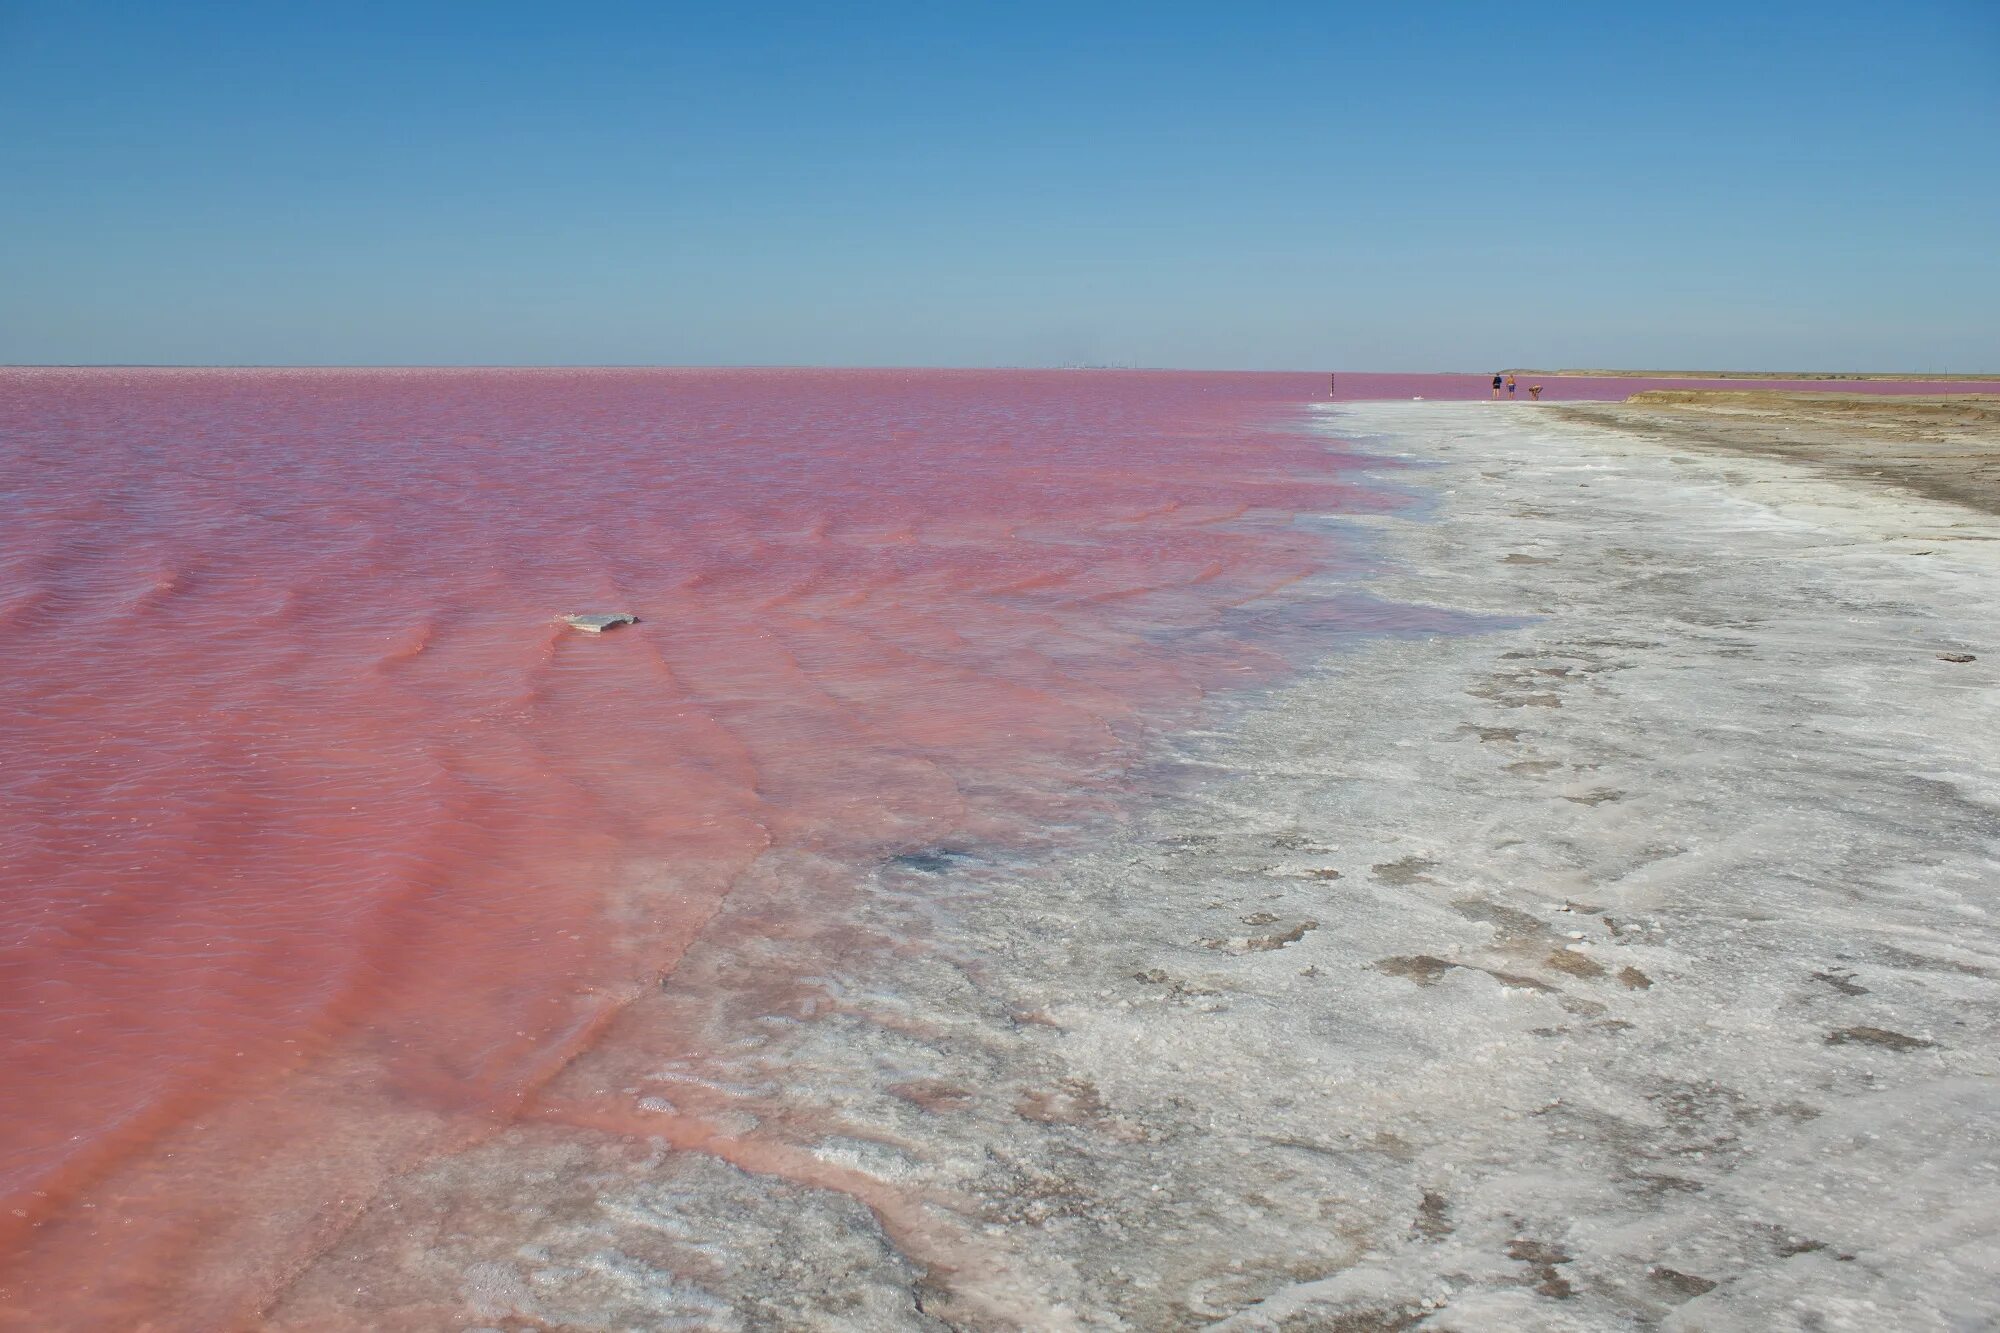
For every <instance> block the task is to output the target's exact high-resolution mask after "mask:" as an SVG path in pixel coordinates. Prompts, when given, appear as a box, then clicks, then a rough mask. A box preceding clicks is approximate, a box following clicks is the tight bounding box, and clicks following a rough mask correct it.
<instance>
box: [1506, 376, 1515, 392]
mask: <svg viewBox="0 0 2000 1333" xmlns="http://www.w3.org/2000/svg"><path fill="white" fill-rule="evenodd" d="M1507 396H1508V397H1509V398H1512V397H1513V396H1514V377H1513V376H1512V375H1509V376H1508V377H1507Z"/></svg>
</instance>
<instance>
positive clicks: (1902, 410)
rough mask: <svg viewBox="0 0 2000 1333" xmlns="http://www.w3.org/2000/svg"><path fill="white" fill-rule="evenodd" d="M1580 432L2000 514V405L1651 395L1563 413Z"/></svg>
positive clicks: (1829, 396) (1963, 397) (1963, 398)
mask: <svg viewBox="0 0 2000 1333" xmlns="http://www.w3.org/2000/svg"><path fill="white" fill-rule="evenodd" d="M1552 410H1553V411H1554V412H1555V413H1556V415H1557V416H1559V417H1561V418H1563V419H1565V420H1569V421H1576V422H1583V423H1588V424H1591V425H1598V426H1610V427H1613V428H1614V429H1618V430H1623V431H1628V432H1632V433H1635V434H1638V435H1642V436H1644V437H1646V438H1649V439H1652V440H1657V441H1659V442H1661V443H1664V444H1669V445H1673V446H1675V447H1677V448H1683V449H1688V450H1694V451H1699V452H1703V453H1712V454H1750V455H1755V456H1758V457H1762V458H1774V459H1780V460H1783V461H1785V462H1788V463H1796V464H1800V465H1803V466H1805V467H1809V468H1811V469H1812V470H1813V471H1815V472H1818V473H1820V474H1822V475H1826V476H1829V477H1833V478H1838V479H1840V480H1843V481H1847V482H1850V483H1861V484H1864V485H1869V486H1874V487H1885V486H1886V487H1892V488H1896V489H1899V490H1902V491H1906V492H1909V493H1912V494H1915V495H1921V496H1925V497H1928V498H1930V499H1934V500H1945V501H1949V502H1950V503H1953V504H1958V505H1964V506H1965V507H1967V508H1969V509H1975V510H1978V511H1979V512H1980V513H1982V514H2000V395H1996V394H1948V395H1935V396H1932V395H1925V396H1909V397H1905V396H1902V395H1895V396H1890V395H1882V394H1852V393H1800V392H1780V391H1769V390H1749V389H1653V390H1649V391H1647V392H1645V393H1636V394H1633V395H1632V396H1631V397H1630V398H1628V399H1626V400H1625V401H1624V402H1622V403H1565V404H1562V405H1560V406H1557V407H1555V408H1553V409H1552Z"/></svg>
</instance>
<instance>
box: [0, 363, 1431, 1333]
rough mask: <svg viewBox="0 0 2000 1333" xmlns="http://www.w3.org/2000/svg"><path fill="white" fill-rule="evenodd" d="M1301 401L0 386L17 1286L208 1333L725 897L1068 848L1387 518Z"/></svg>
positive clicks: (576, 381) (449, 376)
mask: <svg viewBox="0 0 2000 1333" xmlns="http://www.w3.org/2000/svg"><path fill="white" fill-rule="evenodd" d="M1318 384H1319V381H1318V380H1317V379H1316V378H1315V377H1308V376H1277V375H1267V376H1256V375H1176V374H1138V373H1133V374H1125V373H1108V374H1107V373H1095V374H1088V375H1079V374H1062V373H1019V374H1015V373H922V374H914V373H902V372H839V373H820V372H777V371H770V372H747V371H741V372H709V371H669V372H662V371H476V372H462V371H401V372H390V371H163V370H129V371H127V370H117V371H113V370H93V371H67V370H47V371H9V372H0V475H4V477H5V478H6V481H5V483H4V486H5V491H6V499H7V502H8V508H9V511H10V521H9V523H8V524H7V525H6V526H5V528H4V530H0V630H3V631H4V632H0V707H4V715H5V717H6V723H5V725H6V728H7V731H8V740H9V746H8V754H9V763H8V764H7V766H6V767H5V769H4V770H0V858H3V859H4V865H5V870H6V876H7V882H8V885H9V892H8V894H7V896H6V897H5V899H4V901H0V929H4V942H5V954H4V960H0V968H4V973H5V975H4V978H0V1057H4V1060H5V1063H6V1067H7V1068H8V1070H9V1077H8V1079H7V1080H6V1082H5V1086H4V1088H0V1191H3V1192H4V1193H5V1195H6V1205H5V1209H4V1213H0V1222H4V1223H5V1224H6V1228H7V1235H6V1237H5V1244H6V1247H7V1250H8V1252H10V1253H11V1254H12V1256H13V1258H12V1259H11V1260H10V1261H7V1262H5V1263H4V1264H0V1288H4V1289H5V1291H6V1293H7V1297H8V1300H9V1301H10V1302H11V1303H12V1304H13V1306H14V1308H16V1309H25V1310H34V1309H37V1308H52V1305H50V1304H47V1303H53V1302H57V1301H60V1302H61V1305H62V1308H63V1309H65V1310H67V1311H70V1312H72V1315H73V1317H75V1318H77V1319H79V1320H80V1321H82V1322H84V1323H89V1322H91V1321H97V1322H103V1323H107V1324H110V1323H115V1322H116V1321H117V1320H118V1319H120V1318H128V1319H129V1318H133V1317H137V1315H138V1312H145V1313H146V1314H148V1315H150V1316H152V1317H155V1318H161V1319H164V1320H165V1321H166V1322H167V1323H168V1324H170V1325H172V1326H183V1325H185V1326H202V1325H204V1324H206V1325H207V1326H214V1324H215V1323H216V1322H218V1321H226V1320H228V1319H231V1318H235V1317H240V1316H241V1315H242V1314H243V1313H244V1312H245V1311H249V1310H254V1309H256V1308H258V1306H259V1303H260V1302H262V1301H264V1300H265V1299H267V1298H268V1297H269V1295H270V1293H271V1292H272V1291H273V1290H274V1289H275V1288H276V1287H277V1286H279V1285H280V1284H281V1283H282V1282H283V1281H284V1279H285V1276H286V1275H287V1274H288V1273H290V1272H292V1271H295V1269H296V1267H297V1265H298V1264H299V1263H300V1262H301V1261H302V1259H303V1258H304V1257H305V1256H308V1255H310V1254H311V1253H313V1252H315V1251H316V1250H317V1249H319V1248H320V1247H322V1246H324V1245H325V1244H326V1243H328V1241H329V1240H330V1239H331V1238H332V1237H333V1236H335V1235H337V1234H338V1233H339V1232H340V1230H341V1229H342V1228H343V1227H344V1226H345V1225H346V1224H347V1223H348V1222H349V1221H350V1220H351V1219H352V1217H353V1216H354V1215H355V1214H356V1212H357V1211H358V1210H359V1209H361V1208H362V1207H363V1206H365V1204H366V1202H367V1200H368V1198H369V1197H370V1194H371V1192H372V1191H373V1190H374V1189H375V1188H376V1186H377V1185H378V1184H379V1182H380V1181H381V1180H382V1179H384V1178H385V1177H386V1176H387V1175H388V1174H390V1173H393V1172H395V1171H397V1170H399V1169H401V1168H404V1167H407V1166H408V1165H410V1164H412V1163H414V1162H416V1161H420V1160H423V1159H425V1158H427V1157H431V1156H435V1155H436V1154H439V1153H442V1152H447V1151H451V1150H453V1149H455V1148H459V1147H462V1146H464V1145H467V1144H469V1143H471V1142H473V1141H475V1140H476V1139H478V1138H479V1137H480V1136H481V1135H483V1134H485V1133H488V1132H490V1130H491V1128H492V1127H493V1126H495V1125H498V1124H502V1123H506V1122H509V1121H511V1120H514V1119H517V1118H519V1117H520V1116H523V1115H527V1114H533V1113H535V1108H536V1098H537V1096H538V1090H539V1089H542V1088H543V1087H544V1086H545V1085H546V1084H547V1082H548V1080H549V1079H550V1078H551V1077H552V1076H554V1075H555V1074H556V1073H557V1072H559V1071H561V1070H562V1069H564V1068H565V1066H566V1065H567V1064H568V1063H569V1062H570V1061H572V1060H573V1058H574V1057H575V1056H576V1055H577V1054H578V1053H579V1052H580V1051H582V1050H584V1049H586V1048H588V1047H590V1046H591V1045H592V1044H593V1043H596V1042H598V1041H599V1040H600V1039H601V1037H602V1036H603V1034H604V1032H605V1031H606V1029H607V1025H609V1024H612V1023H613V1022H614V1020H616V1018H617V1016H618V1014H619V1013H620V1011H621V1009H622V1008H623V1007H624V1006H625V1005H626V1004H627V1002H628V1001H629V1000H631V999H632V997H634V996H637V995H641V994H648V993H656V990H655V988H656V987H657V986H658V985H659V983H660V982H661V981H662V979H665V980H666V981H667V982H668V984H669V986H671V985H672V980H673V979H672V974H673V971H674V967H675V963H676V960H677V959H678V958H679V957H680V955H681V953H682V951H683V950H684V949H685V948H686V946H687V944H688V942H689V941H690V940H691V939H692V938H694V936H695V935H696V934H697V933H698V932H699V931H700V930H701V929H702V928H703V925H704V923H705V922H706V921H707V920H708V919H709V918H710V916H711V915H712V914H713V913H714V912H715V910H716V908H717V905H718V904H719V902H720V901H721V898H722V896H723V895H724V894H726V893H727V892H728V891H729V888H730V886H731V885H732V883H735V882H737V880H738V879H739V877H740V876H742V875H743V874H744V873H745V872H746V871H747V870H749V869H750V868H752V867H754V866H756V865H757V864H758V863H759V862H760V860H763V859H766V858H768V857H769V856H771V855H772V854H773V853H774V852H779V851H782V852H783V853H784V854H786V855H788V856H806V857H810V858H811V864H813V865H816V866H819V867H822V869H821V870H820V871H818V872H816V873H812V874H801V875H799V877H798V883H797V887H796V890H795V893H796V896H797V898H798V901H799V904H800V905H799V907H798V910H799V911H800V912H802V913H804V914H806V915H808V916H810V915H812V914H814V913H817V914H820V915H821V916H828V915H834V914H837V910H838V905H839V901H840V895H841V894H842V893H843V892H846V891H848V890H849V888H851V880H852V876H851V875H844V874H843V873H842V872H841V871H840V870H839V867H842V866H860V865H863V864H867V863H869V862H871V861H879V860H880V859H881V858H883V857H889V856H897V855H902V856H903V857H904V862H903V864H902V868H903V869H904V870H906V871H909V872H910V873H918V874H921V873H923V867H924V866H925V865H926V864H928V862H927V861H926V860H925V858H926V857H930V858H937V857H947V856H952V855H959V854H961V849H963V848H966V847H970V846H974V845H981V844H984V845H1000V844H1004V843H1007V842H1018V841H1021V840H1029V841H1033V840H1036V839H1039V838H1045V837H1047V836H1049V835H1048V830H1049V829H1050V828H1051V827H1056V826H1060V825H1063V824H1065V823H1070V822H1073V821H1074V819H1075V818H1076V815H1077V811H1078V810H1079V809H1080V808H1086V807H1087V806H1088V805H1089V803H1090V802H1091V801H1092V800H1093V799H1097V798H1099V797H1101V796H1102V795H1103V794H1104V792H1105V791H1106V788H1107V784H1108V783H1109V782H1110V781H1111V779H1112V778H1113V777H1114V776H1115V774H1116V772H1117V771H1118V767H1119V765H1120V764H1121V763H1123V762H1125V761H1126V760H1128V759H1129V758H1130V757H1131V754H1132V751H1133V746H1134V744H1135V742H1136V740H1137V739H1138V738H1139V737H1140V735H1141V734H1142V733H1143V731H1144V729H1145V727H1146V726H1147V725H1148V724H1157V723H1159V722H1162V721H1166V720H1170V719H1171V718H1172V717H1174V716H1176V715H1177V714H1178V713H1180V712H1182V711H1184V710H1185V709H1186V708H1187V707H1189V706H1190V705H1192V704H1193V703H1195V702H1196V701H1197V700H1198V699H1199V697H1200V696H1201V694H1202V692H1203V691H1204V690H1208V689H1212V688H1214V687H1216V686H1226V685H1233V684H1239V683H1246V682H1254V681H1256V680H1259V679H1268V678H1269V676H1270V674H1271V673H1272V672H1273V671H1274V670H1275V669H1276V668H1277V665H1278V659H1277V657H1276V656H1275V654H1274V653H1273V652H1271V651H1267V650H1266V648H1264V647H1260V646H1259V643H1260V640H1259V635H1258V633H1257V624H1258V617H1256V616H1242V615H1235V616H1230V615H1225V614H1224V613H1225V612H1226V611H1227V610H1228V609H1229V608H1232V607H1241V606H1243V605H1245V604H1246V603H1258V604H1264V605H1271V604H1273V603H1271V602H1269V601H1268V600H1265V601H1263V602H1261V603H1260V599H1271V598H1274V597H1275V598H1277V599H1279V600H1283V599H1285V598H1287V597H1292V598H1296V597H1297V596H1299V595H1301V594H1299V593H1298V591H1297V590H1298V588H1299V587H1300V585H1301V581H1302V580H1305V579H1308V578H1310V577H1311V576H1314V575H1318V574H1324V573H1326V572H1328V571H1330V570H1335V569H1337V568H1338V566H1339V563H1340V561H1341V560H1342V559H1343V558H1344V557H1343V555H1342V552H1341V549H1340V548H1339V546H1338V545H1337V544H1336V543H1335V542H1334V540H1333V539H1332V538H1331V537H1329V536H1328V535H1326V534H1325V533H1324V532H1323V531H1322V532H1314V531H1311V530H1309V529H1308V528H1306V527H1303V526H1300V525H1298V524H1296V523H1294V521H1293V520H1294V518H1295V516H1296V515H1298V514H1300V513H1302V512H1340V511H1352V510H1356V509H1375V508H1384V507H1387V506H1389V505H1391V504H1392V503H1393V501H1392V500H1391V499H1390V498H1389V496H1388V495H1387V494H1386V493H1384V492H1382V491H1380V490H1374V489H1369V488H1367V487H1365V486H1363V485H1361V484H1360V483H1359V481H1358V479H1357V476H1356V474H1355V472H1354V470H1353V468H1352V467H1351V465H1350V463H1351V460H1348V459H1346V458H1344V457H1343V456H1342V455H1340V454H1338V453H1333V452H1329V451H1328V449H1327V446H1326V442H1325V441H1324V440H1323V439H1316V438H1313V437H1311V436H1308V435H1306V434H1303V433H1299V432H1296V431H1294V430H1293V429H1291V427H1292V425H1294V424H1295V422H1296V419H1297V415H1298V413H1297V404H1298V403H1300V402H1301V401H1303V400H1305V399H1307V398H1309V397H1311V396H1312V395H1313V393H1314V392H1315V390H1316V387H1317V385H1318ZM575 611H632V612H636V613H637V614H638V615H639V616H640V617H641V619H640V622H639V623H638V624H636V625H631V626H626V627H624V628H622V629H619V630H617V631H615V632H613V633H609V634H605V635H603V636H587V635H581V634H578V633H575V632H574V631H571V630H568V629H566V628H564V627H562V626H560V625H559V624H557V623H556V622H555V620H554V617H555V616H557V615H558V614H560V613H564V612H575ZM1336 618H1337V617H1336ZM925 849H932V850H928V851H927V850H925ZM940 849H942V850H940ZM772 928H773V929H778V928H780V923H776V922H774V923H773V925H772ZM816 947H817V946H816ZM807 962H809V960H806V959H802V960H801V967H802V969H803V968H804V967H805V966H806V964H807ZM694 998H695V999H697V1000H698V999H699V997H694ZM680 999H681V1000H683V1001H685V1000H687V999H688V997H686V996H682V997H680ZM676 1012H680V1013H688V1012H690V1011H689V1010H688V1009H686V1007H685V1005H683V1008H682V1009H680V1010H677V1011H676ZM688 1021H689V1022H690V1023H693V1022H696V1021H697V1020H696V1019H689V1020H688ZM577 1115H580V1116H582V1118H583V1119H584V1120H587V1119H588V1116H587V1115H586V1114H583V1113H581V1112H579V1113H577ZM572 1118H575V1117H574V1116H573V1117H572Z"/></svg>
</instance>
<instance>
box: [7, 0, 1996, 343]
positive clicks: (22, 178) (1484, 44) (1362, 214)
mask: <svg viewBox="0 0 2000 1333" xmlns="http://www.w3.org/2000/svg"><path fill="white" fill-rule="evenodd" d="M0 126H4V127H5V133H4V134H0V363H10V364H20V363H27V364H50V363H176V364H333V365H339V364H376V365H379V364H438V365H452V364H571V365H575V364H668V365H730V364H758V365H913V366H914V365H927V366H976V365H1058V364H1063V363H1079V362H1084V363H1118V364H1131V365H1145V366H1163V367H1187V368H1215V369H1306V370H1313V369H1323V368H1328V367H1337V368H1349V369H1376V370H1392V369H1394V370H1480V369H1483V368H1486V367H1489V366H1494V365H1507V364H1512V365H1533V366H1543V367H1547V366H1558V365H1562V366H1602V367H1621V366H1622V367H1646V366H1658V367H1669V368H1680V367H1688V368H1701V369H1780V370H1873V371H1897V370H1919V371H1935V372H1945V373H1950V372H1957V373H1965V372H1983V371H1995V372H2000V314H1996V312H2000V241H1997V240H1996V238H2000V5H1996V4H1994V3H1992V0H1917V2H1916V3H1912V4H1909V5H1905V6H1900V7H1897V8H1895V9H1893V10H1890V9H1885V8H1883V7H1881V6H1879V5H1875V4H1862V3H1857V2H1853V0H1828V2H1826V3H1816V4H1805V3H1782V2H1780V3H1760V4H1755V5H1749V6H1743V5H1741V4H1740V3H1721V2H1720V0H1696V2H1695V3H1687V4H1680V5H1674V6H1653V7H1644V8H1642V9H1639V10H1627V9H1623V8H1620V7H1615V6H1607V5H1603V4H1601V3H1597V4H1590V5H1585V4H1578V3H1565V2H1558V3H1553V4H1549V5H1544V6H1539V7H1536V8H1535V9H1533V10H1532V11H1526V10H1520V9H1509V8H1506V7H1489V6H1480V5H1471V4H1421V3H1419V4H1411V5H1408V6H1385V5H1370V6H1349V5H1340V4H1327V3H1319V4H1304V3H1297V4H1291V3H1246V4H1239V5H1233V6H1223V5H1217V4H1200V5H1184V4H1173V3H1155V4H1144V5H1141V4H1136V3H1100V4H1089V5H1074V4H1070V5H1055V4H1043V3H1033V2H1030V3H1019V4H1011V5H1005V6H1001V5H991V6H989V5H979V4H969V5H935V4H930V5H919V4H914V3H909V4H877V5H860V6H851V7H837V6H807V5H762V6H757V5H750V6H735V7H728V8H726V9H725V8H722V7H713V8H711V7H708V6H693V5H678V4H653V5H642V4H623V3H621V4H584V5H573V6H553V5H528V4H520V3H512V2H510V0H496V2H495V3H489V4H481V5H471V4H426V3H406V4H396V5H392V4H386V3H348V4H342V5H338V6H304V5H298V6H279V5H268V4H248V3H240V4H211V3H177V4H172V5H140V4H136V3H93V2H92V0H80V2H73V3H61V4H57V3H41V2H40V0H0Z"/></svg>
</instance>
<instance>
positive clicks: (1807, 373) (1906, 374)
mask: <svg viewBox="0 0 2000 1333" xmlns="http://www.w3.org/2000/svg"><path fill="white" fill-rule="evenodd" d="M1504 373H1507V374H1512V375H1549V376H1556V375H1572V376H1584V375H1588V376H1591V377H1593V378H1597V379H1632V380H1647V379H1651V380H1894V381H1910V382H1915V383H1943V382H1946V381H1951V380H1967V381H1972V382H1975V383H1977V382H1989V381H1995V380H2000V372H1992V373H1988V374H1984V375H1945V374H1931V373H1928V372H1925V371H1919V370H1907V371H1868V370H1856V371H1844V370H1513V371H1507V372H1504Z"/></svg>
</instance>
